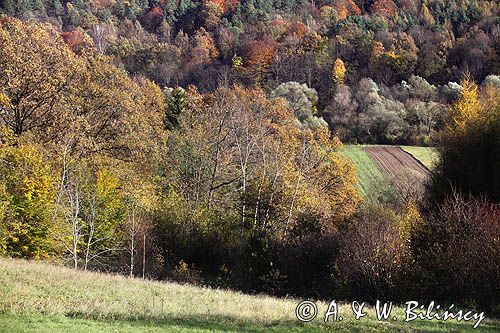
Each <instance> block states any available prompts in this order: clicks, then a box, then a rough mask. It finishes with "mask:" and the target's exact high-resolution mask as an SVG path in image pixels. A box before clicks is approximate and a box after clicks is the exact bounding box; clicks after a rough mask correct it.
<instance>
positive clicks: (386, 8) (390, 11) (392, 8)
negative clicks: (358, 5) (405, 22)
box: [370, 0, 398, 17]
mask: <svg viewBox="0 0 500 333" xmlns="http://www.w3.org/2000/svg"><path fill="white" fill-rule="evenodd" d="M397 10H398V7H397V6H396V4H395V3H394V2H393V1H392V0H376V1H375V2H374V3H373V5H372V6H371V8H370V12H371V13H373V14H377V15H380V16H382V17H391V16H394V14H396V12H397Z"/></svg>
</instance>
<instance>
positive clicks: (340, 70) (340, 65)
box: [332, 58, 347, 85]
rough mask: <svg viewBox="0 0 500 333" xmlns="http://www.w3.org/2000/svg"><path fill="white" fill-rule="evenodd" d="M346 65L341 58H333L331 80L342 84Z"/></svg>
mask: <svg viewBox="0 0 500 333" xmlns="http://www.w3.org/2000/svg"><path fill="white" fill-rule="evenodd" d="M346 71H347V70H346V67H345V64H344V62H343V61H342V59H340V58H337V59H335V63H334V64H333V68H332V78H333V82H334V83H335V84H337V85H339V84H343V83H344V79H345V73H346Z"/></svg>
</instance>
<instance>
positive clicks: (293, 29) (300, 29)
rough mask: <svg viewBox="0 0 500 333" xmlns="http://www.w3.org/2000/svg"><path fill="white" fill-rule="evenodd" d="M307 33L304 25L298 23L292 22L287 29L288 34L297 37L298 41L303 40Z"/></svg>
mask: <svg viewBox="0 0 500 333" xmlns="http://www.w3.org/2000/svg"><path fill="white" fill-rule="evenodd" d="M306 33H307V27H306V25H305V24H304V23H302V22H300V21H295V22H293V23H292V24H291V25H290V27H289V28H288V34H289V35H293V36H295V37H297V38H298V39H303V38H304V36H305V35H306Z"/></svg>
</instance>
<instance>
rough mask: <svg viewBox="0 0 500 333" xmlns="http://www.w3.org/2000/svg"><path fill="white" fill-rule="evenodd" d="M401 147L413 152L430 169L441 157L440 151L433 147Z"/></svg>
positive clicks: (410, 152)
mask: <svg viewBox="0 0 500 333" xmlns="http://www.w3.org/2000/svg"><path fill="white" fill-rule="evenodd" d="M401 149H403V150H404V151H406V152H407V153H409V154H411V155H412V156H413V157H415V158H416V159H417V160H419V161H420V163H422V164H423V165H425V166H426V167H427V168H428V169H432V168H433V167H434V166H435V165H436V163H437V161H438V159H439V153H438V152H437V150H436V149H435V148H433V147H417V146H401Z"/></svg>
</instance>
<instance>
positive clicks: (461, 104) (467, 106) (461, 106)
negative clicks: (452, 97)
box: [451, 76, 481, 128]
mask: <svg viewBox="0 0 500 333" xmlns="http://www.w3.org/2000/svg"><path fill="white" fill-rule="evenodd" d="M461 86H462V91H461V92H460V94H459V96H458V99H457V101H456V102H455V103H454V104H453V107H452V109H451V117H452V119H453V125H454V126H456V127H457V128H463V127H464V126H465V124H466V123H467V122H468V121H470V120H473V119H475V118H477V117H478V116H479V113H480V112H481V103H480V102H479V88H478V86H477V84H476V83H475V82H474V80H473V79H472V78H471V77H470V76H466V77H465V78H464V79H463V80H462V81H461Z"/></svg>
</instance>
